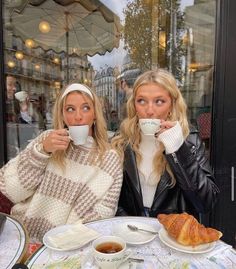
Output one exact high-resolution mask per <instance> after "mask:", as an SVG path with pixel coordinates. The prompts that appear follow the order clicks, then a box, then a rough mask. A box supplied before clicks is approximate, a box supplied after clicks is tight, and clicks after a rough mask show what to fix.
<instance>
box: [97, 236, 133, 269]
mask: <svg viewBox="0 0 236 269" xmlns="http://www.w3.org/2000/svg"><path fill="white" fill-rule="evenodd" d="M92 249H93V257H94V259H95V261H96V263H97V265H98V266H99V268H101V269H117V268H118V267H119V266H120V265H121V263H123V262H125V261H126V260H127V259H128V258H129V257H130V255H131V250H127V249H126V243H125V241H124V240H123V239H122V238H121V237H118V236H101V237H99V238H97V239H95V240H94V241H93V244H92Z"/></svg>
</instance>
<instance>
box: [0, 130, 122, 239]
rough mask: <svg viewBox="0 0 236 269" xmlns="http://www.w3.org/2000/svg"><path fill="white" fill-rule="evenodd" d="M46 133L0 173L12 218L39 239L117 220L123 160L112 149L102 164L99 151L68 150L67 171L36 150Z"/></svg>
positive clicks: (84, 149) (0, 185) (106, 154)
mask: <svg viewBox="0 0 236 269" xmlns="http://www.w3.org/2000/svg"><path fill="white" fill-rule="evenodd" d="M47 133H48V131H46V132H44V133H42V134H41V135H40V136H39V137H37V138H36V139H35V140H33V141H32V142H31V143H30V144H29V145H28V146H27V148H26V149H25V150H23V151H22V152H21V153H20V154H19V155H18V156H17V157H16V158H14V159H12V160H10V161H9V162H8V163H7V164H6V165H5V166H4V167H2V168H1V170H0V190H1V191H2V193H3V194H5V195H6V196H7V197H8V198H9V199H10V200H11V201H13V203H14V206H13V208H12V211H11V215H13V216H14V217H16V218H17V219H19V220H20V221H21V222H22V223H23V224H24V225H25V227H26V229H27V231H28V233H29V235H30V237H31V239H33V240H35V239H36V240H39V241H41V240H42V237H43V235H44V234H45V233H46V232H47V231H48V230H50V229H51V228H53V227H56V226H58V225H62V224H69V223H74V222H76V221H78V220H82V222H88V221H93V220H98V219H102V218H108V217H113V216H114V215H115V212H116V209H117V203H118V199H119V195H120V189H121V185H122V167H121V162H120V159H119V157H118V155H117V153H116V152H115V151H114V150H107V151H106V153H105V156H104V160H103V161H102V162H101V161H100V160H98V155H97V154H96V149H93V148H85V147H80V146H73V148H72V147H70V148H69V150H68V154H67V155H66V167H65V169H64V170H63V169H62V168H61V167H60V166H59V165H58V164H56V163H55V162H54V161H53V160H52V159H51V158H50V157H48V156H46V155H44V154H42V153H40V152H38V151H37V147H36V145H37V143H40V141H41V140H42V139H43V138H44V137H45V136H46V135H47Z"/></svg>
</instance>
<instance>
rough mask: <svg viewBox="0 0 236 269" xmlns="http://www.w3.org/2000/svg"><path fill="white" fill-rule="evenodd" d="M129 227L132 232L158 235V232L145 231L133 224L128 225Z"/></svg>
mask: <svg viewBox="0 0 236 269" xmlns="http://www.w3.org/2000/svg"><path fill="white" fill-rule="evenodd" d="M127 227H128V228H129V229H130V230H131V231H134V232H135V231H143V232H147V233H151V234H158V232H154V231H150V230H145V229H141V228H138V227H137V226H135V225H131V224H127Z"/></svg>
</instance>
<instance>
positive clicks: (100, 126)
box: [52, 85, 109, 166]
mask: <svg viewBox="0 0 236 269" xmlns="http://www.w3.org/2000/svg"><path fill="white" fill-rule="evenodd" d="M68 86H69V85H68ZM68 86H67V87H65V88H64V90H63V91H62V92H61V93H60V94H59V95H58V96H57V99H56V102H55V105H54V109H53V128H54V129H63V128H66V127H67V126H66V124H65V122H64V116H63V107H64V105H65V100H66V97H67V96H68V94H70V93H72V92H78V93H80V94H82V95H83V96H86V97H87V98H89V99H90V100H91V102H92V104H93V106H94V112H95V118H96V120H95V121H94V124H93V126H92V136H93V138H94V141H95V143H96V145H97V151H98V154H99V156H98V160H102V157H103V156H104V153H105V151H106V150H107V149H108V148H109V144H108V136H107V126H106V121H105V119H104V116H103V111H102V106H101V103H100V101H99V99H98V97H97V96H96V94H95V93H94V92H93V91H92V90H91V89H90V88H88V86H86V87H87V88H88V89H89V90H90V92H91V94H92V96H93V98H91V96H90V95H89V94H87V93H85V92H83V91H82V90H81V91H80V90H79V89H78V90H74V91H71V92H69V93H68V94H67V95H65V96H64V97H63V98H62V96H63V93H64V92H65V90H66V89H67V88H68ZM84 86H85V85H84ZM67 150H68V149H67ZM67 150H65V151H63V150H58V151H56V152H55V153H53V154H52V158H53V160H54V161H56V162H57V163H58V164H60V165H62V166H64V165H65V163H64V160H65V156H66V153H67Z"/></svg>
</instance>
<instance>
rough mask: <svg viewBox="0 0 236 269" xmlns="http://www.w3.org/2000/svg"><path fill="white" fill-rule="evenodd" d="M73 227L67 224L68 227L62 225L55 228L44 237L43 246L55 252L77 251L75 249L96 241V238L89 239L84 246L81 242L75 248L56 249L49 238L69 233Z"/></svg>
mask: <svg viewBox="0 0 236 269" xmlns="http://www.w3.org/2000/svg"><path fill="white" fill-rule="evenodd" d="M72 227H73V225H71V224H66V225H61V226H58V227H55V228H53V229H51V230H49V231H48V232H47V233H46V234H45V235H44V237H43V244H44V245H45V246H46V247H48V248H50V249H53V250H56V251H69V250H75V249H78V248H80V247H82V246H84V245H86V244H87V243H89V242H90V241H92V240H94V239H95V237H94V238H90V239H88V240H87V241H86V242H83V244H81V242H80V241H78V245H74V246H73V247H68V248H58V247H55V246H54V245H52V243H51V242H50V240H49V239H48V237H49V236H53V235H56V234H59V233H63V232H66V231H68V230H69V229H71V228H72Z"/></svg>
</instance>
